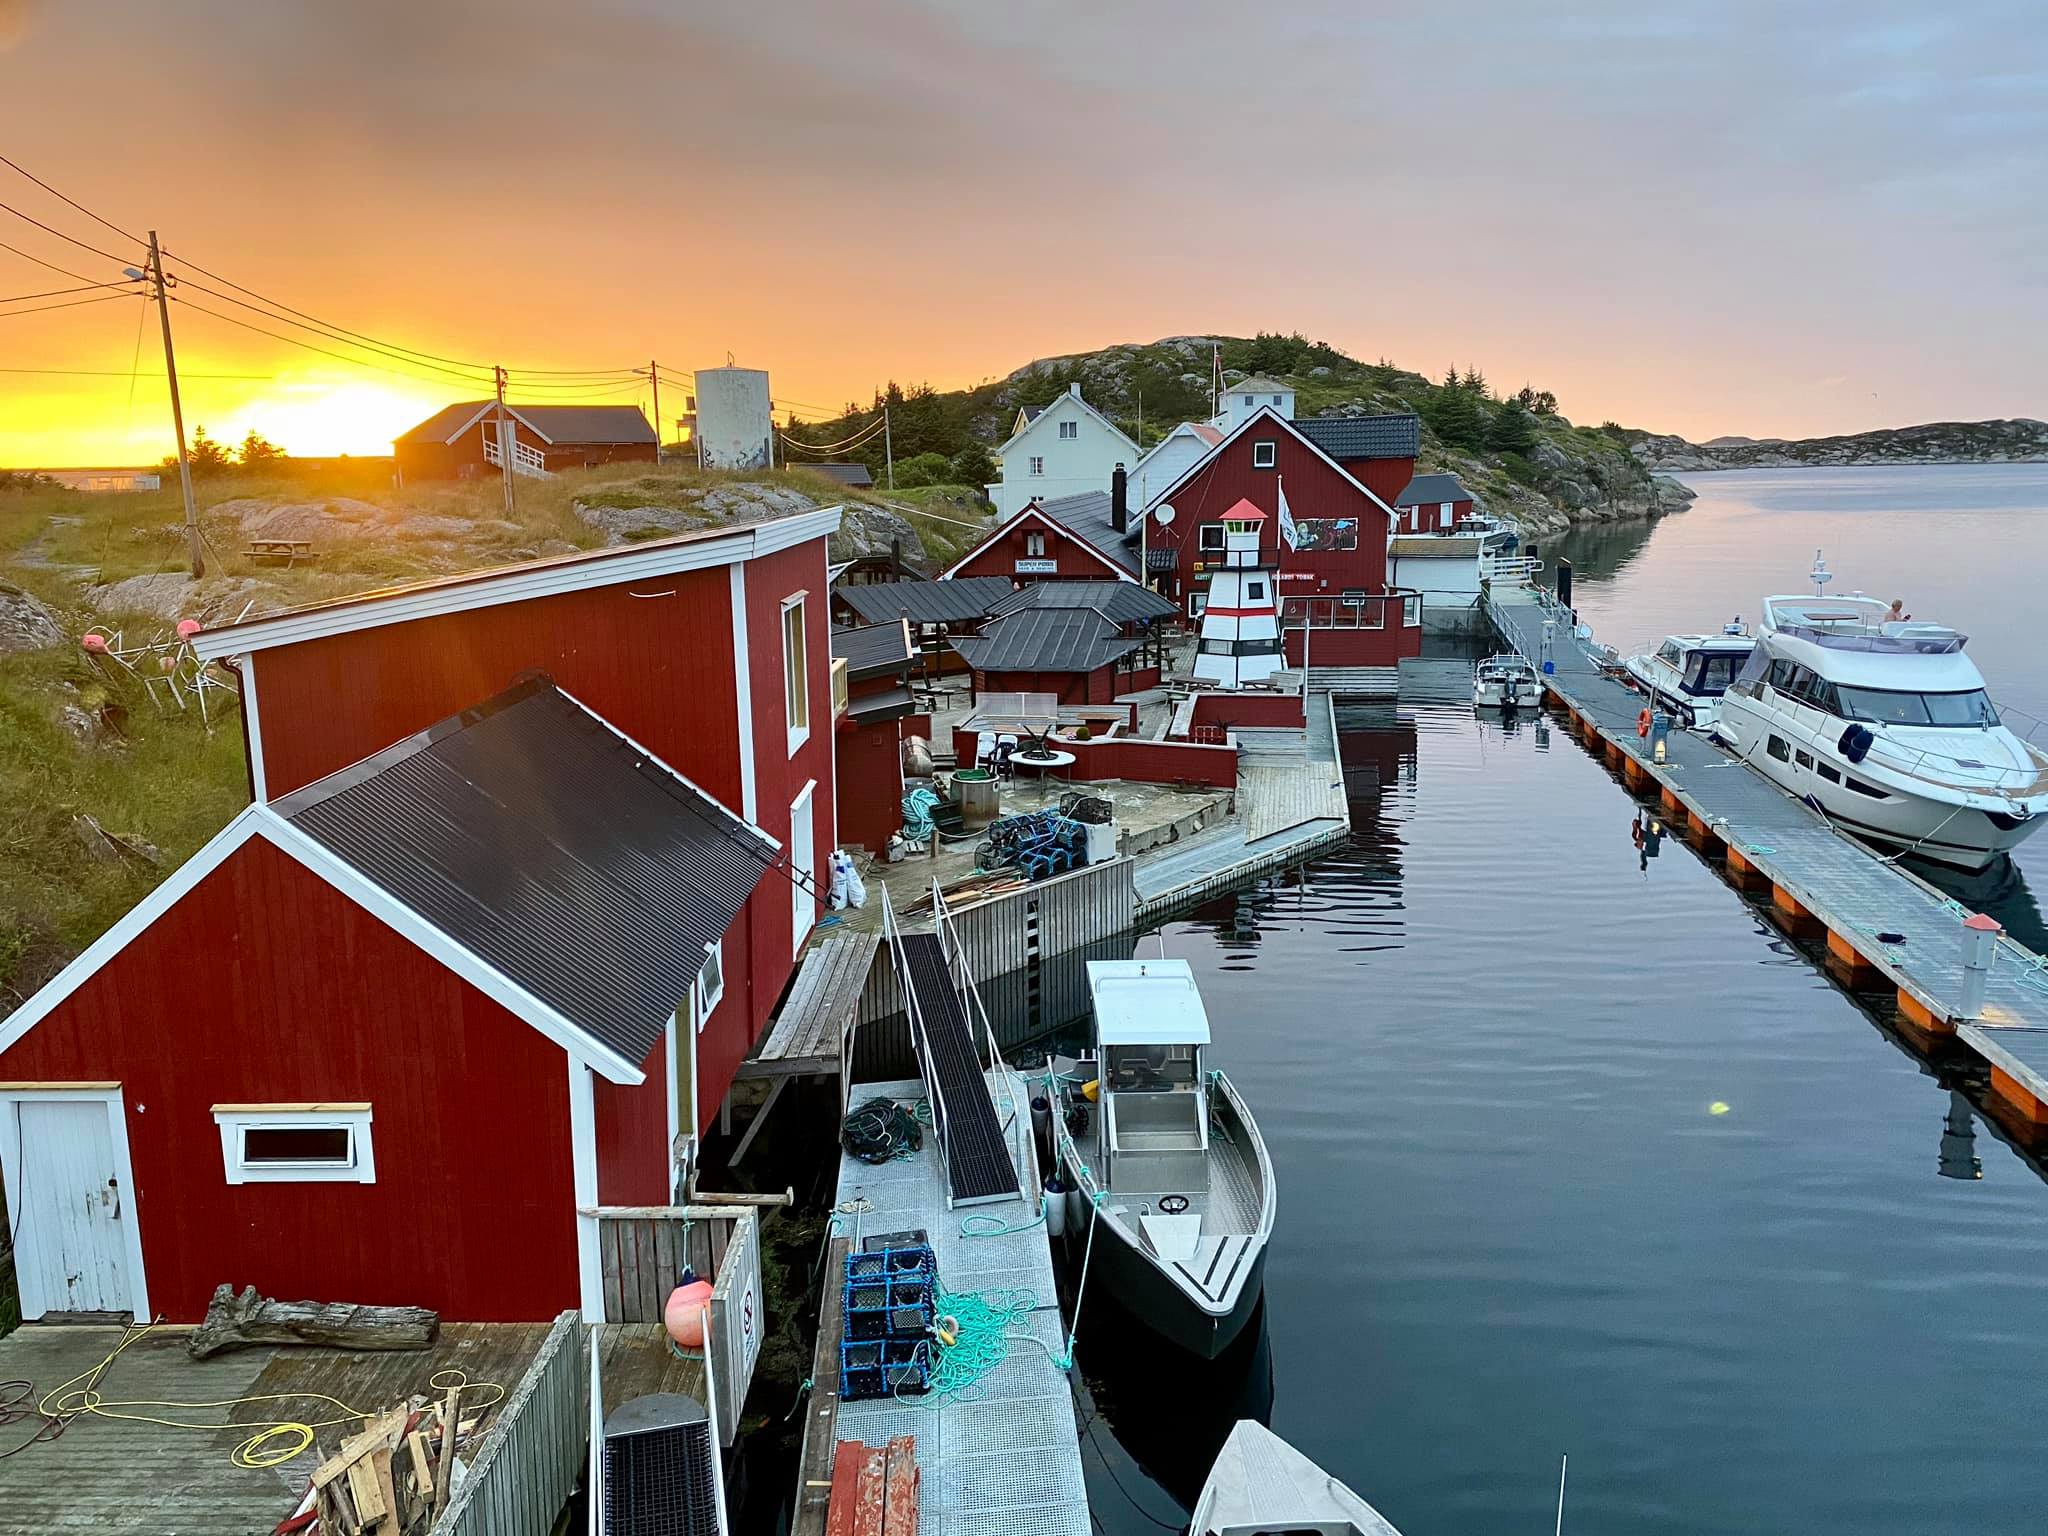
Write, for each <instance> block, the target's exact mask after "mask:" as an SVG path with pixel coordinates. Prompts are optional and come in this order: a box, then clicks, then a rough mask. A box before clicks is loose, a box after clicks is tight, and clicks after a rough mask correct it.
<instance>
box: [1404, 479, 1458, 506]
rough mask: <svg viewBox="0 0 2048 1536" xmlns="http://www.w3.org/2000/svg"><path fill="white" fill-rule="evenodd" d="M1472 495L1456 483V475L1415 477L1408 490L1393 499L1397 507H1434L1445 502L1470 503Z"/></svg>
mask: <svg viewBox="0 0 2048 1536" xmlns="http://www.w3.org/2000/svg"><path fill="white" fill-rule="evenodd" d="M1471 499H1472V493H1471V492H1470V491H1468V490H1466V489H1465V487H1464V486H1463V485H1461V484H1459V483H1458V477H1457V476H1456V475H1417V476H1416V477H1415V478H1414V479H1413V480H1410V481H1409V482H1408V489H1407V490H1405V491H1403V492H1402V493H1401V494H1400V495H1398V496H1396V497H1395V498H1394V505H1395V506H1397V507H1415V506H1424V507H1426V506H1434V505H1436V504H1437V503H1439V502H1445V501H1470V500H1471Z"/></svg>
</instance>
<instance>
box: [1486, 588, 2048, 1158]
mask: <svg viewBox="0 0 2048 1536" xmlns="http://www.w3.org/2000/svg"><path fill="white" fill-rule="evenodd" d="M1488 611H1489V614H1490V616H1491V617H1492V619H1493V621H1494V624H1495V626H1496V627H1497V628H1498V629H1499V631H1500V633H1501V636H1502V638H1503V639H1504V640H1506V641H1507V643H1508V644H1509V645H1510V646H1512V647H1513V648H1514V649H1515V650H1516V651H1517V652H1519V653H1520V654H1521V655H1522V656H1523V657H1524V658H1526V659H1527V660H1529V661H1530V662H1532V663H1534V664H1535V665H1537V666H1539V667H1540V666H1541V665H1542V663H1543V650H1544V625H1545V622H1546V621H1549V623H1550V626H1551V629H1550V660H1551V662H1552V664H1553V666H1554V671H1552V672H1551V673H1550V674H1548V675H1547V676H1545V678H1544V683H1545V685H1546V688H1547V691H1548V694H1549V698H1550V701H1551V702H1552V703H1553V704H1555V705H1557V706H1558V707H1560V708H1561V709H1562V710H1563V711H1564V714H1565V718H1566V720H1567V722H1568V723H1569V725H1570V727H1571V729H1572V730H1573V731H1574V732H1575V733H1576V734H1577V735H1578V736H1579V737H1580V739H1581V740H1582V741H1583V742H1584V743H1585V744H1586V746H1587V748H1588V750H1590V751H1593V752H1595V753H1597V754H1598V755H1600V756H1601V757H1602V758H1604V760H1605V761H1606V762H1607V764H1608V766H1609V767H1610V768H1612V769H1613V770H1614V771H1615V772H1616V773H1617V774H1619V775H1620V777H1621V778H1622V779H1623V781H1624V782H1625V783H1626V784H1627V785H1628V787H1629V788H1631V789H1632V790H1634V791H1636V792H1637V793H1639V794H1643V795H1646V796H1655V797H1656V799H1657V801H1658V802H1659V806H1660V812H1661V814H1662V816H1663V817H1664V820H1665V822H1666V824H1667V826H1668V827H1669V829H1670V830H1671V831H1673V832H1677V833H1679V834H1681V835H1684V836H1686V837H1687V838H1688V839H1689V840H1691V841H1692V842H1693V843H1694V844H1695V846H1697V847H1699V848H1700V849H1701V850H1702V852H1703V853H1704V854H1706V855H1707V856H1708V857H1713V858H1718V859H1719V860H1720V861H1721V862H1722V863H1723V865H1724V867H1725V869H1726V870H1727V873H1728V876H1729V878H1730V879H1731V880H1732V881H1734V882H1735V883H1736V884H1737V885H1740V886H1742V887H1743V888H1744V889H1747V890H1755V891H1758V892H1763V891H1768V892H1769V893H1770V897H1771V905H1772V909H1773V914H1774V916H1775V917H1776V918H1777V920H1778V922H1779V923H1780V925H1781V926H1783V927H1785V928H1787V929H1788V930H1790V931H1791V932H1793V933H1794V934H1795V935H1800V934H1803V935H1805V936H1807V937H1811V938H1816V939H1819V938H1824V939H1825V941H1826V945H1827V955H1828V962H1829V969H1830V971H1831V972H1832V973H1833V974H1835V975H1836V976H1837V978H1838V979H1840V980H1842V981H1844V982H1845V983H1847V984H1848V985H1850V986H1851V987H1853V988H1856V989H1858V990H1865V991H1867V990H1870V989H1872V988H1873V987H1883V988H1886V989H1889V990H1891V991H1893V992H1894V993H1895V996H1896V1004H1897V1010H1898V1021H1899V1023H1900V1025H1901V1028H1902V1031H1903V1032H1904V1033H1905V1035H1906V1036H1907V1038H1908V1039H1911V1040H1912V1041H1914V1043H1915V1044H1917V1045H1919V1046H1921V1047H1922V1048H1923V1049H1926V1050H1930V1051H1932V1050H1937V1049H1942V1048H1946V1047H1950V1046H1959V1047H1961V1048H1963V1049H1965V1050H1967V1051H1969V1052H1971V1053H1973V1054H1974V1055H1976V1056H1977V1057H1978V1058H1979V1059H1980V1060H1982V1061H1983V1062H1984V1063H1985V1065H1987V1066H1988V1067H1989V1069H1990V1073H1991V1089H1992V1099H1993V1102H1994V1104H1995V1105H1996V1106H1997V1107H1998V1108H1999V1110H2000V1112H2001V1119H2002V1120H2003V1121H2004V1122H2005V1123H2006V1126H2007V1129H2008V1130H2010V1131H2012V1132H2014V1133H2015V1134H2016V1135H2017V1136H2018V1137H2019V1138H2021V1139H2023V1140H2036V1139H2040V1138H2043V1137H2048V961H2044V960H2043V959H2042V957H2041V956H2039V955H2036V954H2034V953H2033V952H2032V951H2031V950H2029V949H2027V948H2025V947H2024V946H2023V945H2020V944H2018V943H2015V942H2014V941H2013V940H2011V939H2009V938H2001V939H2000V941H1999V943H1998V947H1997V956H1996V959H1995V960H1994V962H1993V965H1992V968H1991V973H1990V976H1989V979H1988V981H1987V983H1986V987H1985V1000H1984V1005H1983V1007H1982V1009H1981V1010H1980V1011H1979V1012H1978V1013H1977V1015H1976V1016H1975V1017H1974V1018H1973V1017H1967V1016H1965V1014H1964V1012H1963V1002H1962V998H1963V992H1964V979H1963V959H1962V922H1963V919H1964V918H1966V917H1968V916H1970V913H1969V912H1968V910H1967V909H1965V908H1964V907H1962V906H1960V905H1959V904H1958V903H1956V902H1955V901H1953V900H1951V899H1950V898H1948V897H1947V896H1945V895H1943V894H1942V893H1941V892H1940V891H1938V890H1936V889H1934V887H1932V886H1931V885H1928V884H1927V883H1925V882H1924V881H1922V880H1919V879H1917V878H1916V877H1914V876H1913V875H1912V874H1911V873H1909V872H1908V871H1906V870H1903V869H1901V868H1900V867H1899V866H1898V865H1897V864H1896V863H1892V862H1888V861H1887V860H1885V859H1884V858H1882V857H1880V856H1879V855H1878V854H1876V853H1874V852H1872V851H1871V850H1870V849H1869V848H1868V847H1867V846H1866V845H1864V844H1863V843H1860V842H1858V841H1856V840H1854V839H1853V838H1850V837H1849V836H1847V835H1846V834H1844V833H1841V832H1838V831H1837V830H1836V829H1835V828H1834V827H1833V825H1832V824H1830V823H1829V822H1828V820H1827V819H1826V818H1825V817H1823V816H1822V815H1821V814H1820V813H1819V812H1817V811H1815V810H1813V809H1812V808H1811V807H1809V806H1808V805H1806V804H1805V803H1804V802H1803V801H1800V800H1797V799H1794V798H1793V797H1792V796H1791V795H1789V794H1787V793H1785V792H1784V791H1783V790H1781V789H1779V788H1778V787H1777V786H1776V785H1775V784H1773V783H1771V782H1770V781H1769V780H1768V779H1765V778H1764V777H1763V776H1762V775H1761V774H1758V773H1756V772H1754V771H1752V770H1751V769H1750V768H1749V767H1748V766H1746V765H1745V764H1743V763H1742V762H1740V761H1739V760H1738V759H1737V758H1735V757H1734V756H1733V755H1732V754H1730V753H1728V752H1727V751H1725V750H1723V749H1722V748H1721V747H1720V746H1718V745H1716V744H1715V743H1713V742H1711V741H1708V740H1707V739H1706V738H1704V737H1701V736H1696V735H1694V734H1692V733H1690V732H1686V731H1679V730H1673V731H1672V732H1670V734H1669V737H1668V739H1667V742H1666V748H1665V759H1664V761H1663V762H1661V763H1660V762H1657V761H1656V760H1655V758H1654V754H1653V751H1652V749H1651V744H1650V742H1649V741H1648V740H1646V739H1644V738H1643V737H1641V736H1639V735H1638V734H1637V727H1636V717H1637V715H1638V713H1639V711H1640V710H1641V709H1642V707H1643V696H1642V695H1641V694H1639V693H1637V692H1636V691H1635V690H1633V689H1631V688H1629V687H1628V686H1626V685H1625V684H1623V683H1622V682H1620V681H1619V680H1617V679H1615V678H1613V677H1610V676H1608V675H1607V674H1606V673H1605V672H1604V671H1603V670H1602V668H1601V666H1600V664H1599V662H1598V661H1597V660H1596V658H1595V657H1594V655H1593V654H1592V653H1591V652H1590V651H1589V650H1588V649H1587V647H1586V646H1585V645H1583V644H1581V643H1580V642H1579V641H1578V640H1577V639H1575V638H1574V633H1573V628H1574V627H1573V624H1572V621H1571V618H1570V616H1569V615H1568V614H1566V613H1565V612H1564V611H1563V610H1561V609H1559V608H1557V607H1556V606H1555V603H1554V600H1552V599H1551V598H1550V597H1549V595H1548V594H1547V593H1542V592H1540V591H1537V590H1535V589H1529V588H1519V589H1515V590H1513V591H1511V592H1503V593H1499V594H1496V595H1495V597H1494V598H1493V599H1492V600H1490V602H1489V604H1488Z"/></svg>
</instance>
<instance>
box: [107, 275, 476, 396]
mask: <svg viewBox="0 0 2048 1536" xmlns="http://www.w3.org/2000/svg"><path fill="white" fill-rule="evenodd" d="M171 297H172V299H173V300H174V302H176V303H179V304H182V305H184V306H185V307H186V308H187V309H190V310H194V311H197V312H198V313H199V314H202V315H211V316H212V317H213V318H214V319H216V320H220V321H223V322H225V323H226V324H228V325H238V326H240V327H241V328H242V329H243V330H245V331H254V332H255V333H256V334H257V335H259V336H268V337H269V338H270V339H271V340H273V341H281V342H284V343H285V344H286V345H287V346H293V347H302V348H304V349H305V350H306V351H308V352H317V353H319V354H320V355H321V356H322V357H331V358H333V359H334V360H335V361H336V362H340V363H353V364H355V366H356V367H358V368H370V369H374V370H375V371H376V372H378V373H388V374H392V375H394V376H396V377H398V378H401V379H424V380H426V382H427V383H430V384H440V383H444V382H445V380H444V379H440V378H433V377H431V376H429V375H427V374H423V373H408V372H407V371H405V370H404V369H402V368H387V367H385V366H384V365H383V364H382V363H373V362H370V361H369V360H368V359H366V358H360V357H350V356H348V355H347V354H346V353H342V352H330V351H328V350H327V348H325V347H316V346H314V345H313V344H312V343H311V342H310V341H301V340H299V338H298V337H296V336H286V335H283V334H281V333H279V332H277V331H267V330H265V329H264V328H263V327H262V326H260V325H251V324H250V323H249V322H248V321H246V320H238V319H236V318H235V317H234V316H233V315H224V314H222V313H221V312H220V311H219V310H217V309H208V308H207V307H206V306H205V305H204V304H194V303H193V302H192V301H191V300H190V299H188V298H184V297H182V296H180V295H177V294H173V295H172V296H171ZM86 302H88V303H91V302H93V301H92V300H87V301H86ZM419 366H421V367H426V366H428V365H427V364H424V363H422V364H420V365H419ZM448 377H451V378H455V379H456V381H457V382H458V383H462V384H476V383H477V382H478V381H477V380H475V379H465V378H461V377H460V376H458V375H452V374H451V375H448Z"/></svg>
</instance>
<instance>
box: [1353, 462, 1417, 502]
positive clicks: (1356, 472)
mask: <svg viewBox="0 0 2048 1536" xmlns="http://www.w3.org/2000/svg"><path fill="white" fill-rule="evenodd" d="M1339 462H1340V463H1342V464H1343V466H1344V468H1345V469H1346V471H1348V472H1349V474H1350V476H1351V478H1352V479H1354V480H1356V481H1357V482H1358V483H1359V484H1360V485H1362V486H1364V487H1365V488H1366V489H1367V490H1368V491H1371V492H1372V493H1373V495H1375V496H1377V497H1379V499H1380V500H1381V501H1384V502H1385V503H1386V504H1387V505H1388V506H1390V507H1391V506H1392V505H1393V504H1394V498H1395V497H1396V496H1398V495H1400V494H1401V493H1402V492H1403V491H1405V490H1407V489H1408V482H1409V481H1411V480H1413V479H1414V478H1415V461H1414V460H1413V459H1342V460H1339Z"/></svg>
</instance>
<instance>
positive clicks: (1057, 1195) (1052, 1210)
mask: <svg viewBox="0 0 2048 1536" xmlns="http://www.w3.org/2000/svg"><path fill="white" fill-rule="evenodd" d="M1039 1209H1040V1210H1042V1211H1043V1212H1044V1213H1045V1230H1046V1232H1047V1234H1048V1235H1049V1236H1052V1237H1065V1236H1066V1235H1067V1186H1066V1185H1065V1184H1064V1183H1063V1182H1062V1181H1061V1179H1060V1176H1059V1175H1058V1174H1057V1173H1055V1174H1053V1175H1051V1176H1050V1177H1048V1178H1047V1179H1046V1181H1045V1193H1044V1194H1043V1195H1042V1196H1041V1197H1040V1199H1039Z"/></svg>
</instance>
